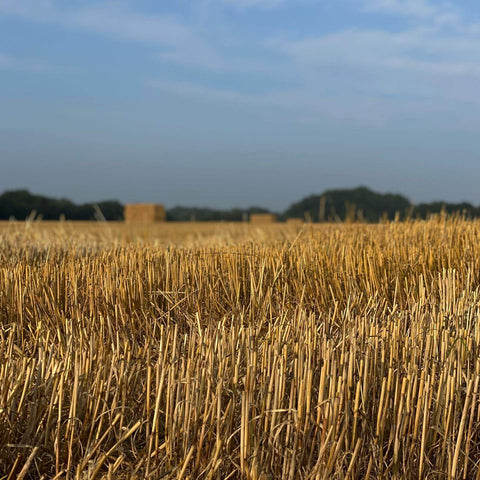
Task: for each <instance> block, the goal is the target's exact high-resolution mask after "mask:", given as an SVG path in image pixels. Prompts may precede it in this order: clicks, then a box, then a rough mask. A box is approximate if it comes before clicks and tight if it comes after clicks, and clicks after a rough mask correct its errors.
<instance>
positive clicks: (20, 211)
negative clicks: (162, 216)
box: [0, 187, 480, 222]
mask: <svg viewBox="0 0 480 480" xmlns="http://www.w3.org/2000/svg"><path fill="white" fill-rule="evenodd" d="M442 211H443V212H445V213H448V214H451V213H456V212H458V213H460V214H463V215H465V216H466V217H469V218H477V217H480V207H475V206H474V205H472V204H470V203H467V202H463V203H446V202H432V203H421V204H418V205H414V204H412V203H411V202H410V201H409V200H408V199H407V198H406V197H404V196H403V195H399V194H392V193H386V194H382V193H378V192H374V191H372V190H370V189H369V188H367V187H358V188H352V189H342V190H327V191H325V192H323V193H321V194H318V195H310V196H308V197H305V198H303V199H302V200H300V201H299V202H297V203H293V204H292V205H291V206H290V207H288V208H287V210H286V211H285V212H283V213H278V214H277V215H278V217H279V219H280V220H285V219H287V218H301V219H305V220H307V221H311V222H323V221H345V220H347V221H348V220H351V221H364V222H378V221H380V220H382V219H385V220H387V219H388V220H393V219H395V218H398V219H399V220H404V219H406V218H427V217H428V216H429V215H432V214H436V213H440V212H442ZM32 212H33V214H34V215H35V216H36V217H37V218H42V219H45V220H58V219H60V218H65V219H67V220H95V219H98V218H99V216H100V218H105V219H106V220H122V219H123V205H122V204H121V203H120V202H118V201H116V200H105V201H101V202H97V203H84V204H80V205H78V204H75V203H74V202H72V201H70V200H68V199H65V198H60V199H56V198H49V197H45V196H42V195H34V194H32V193H30V192H29V191H28V190H12V191H6V192H4V193H3V194H2V195H0V219H1V220H8V219H11V218H15V219H17V220H25V219H26V218H29V217H30V218H31V216H32ZM252 213H270V211H269V210H268V209H265V208H262V207H250V208H247V209H241V208H233V209H229V210H219V209H213V208H201V207H182V206H176V207H173V208H170V209H168V210H167V220H170V221H182V222H186V221H192V220H193V221H197V222H202V221H217V222H218V221H227V222H240V221H242V220H245V219H247V218H248V217H249V215H250V214H252Z"/></svg>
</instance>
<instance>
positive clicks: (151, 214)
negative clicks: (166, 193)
mask: <svg viewBox="0 0 480 480" xmlns="http://www.w3.org/2000/svg"><path fill="white" fill-rule="evenodd" d="M124 218H125V222H127V223H155V222H165V220H166V218H167V217H166V213H165V208H164V206H163V205H158V204H155V203H132V204H130V205H125V210H124Z"/></svg>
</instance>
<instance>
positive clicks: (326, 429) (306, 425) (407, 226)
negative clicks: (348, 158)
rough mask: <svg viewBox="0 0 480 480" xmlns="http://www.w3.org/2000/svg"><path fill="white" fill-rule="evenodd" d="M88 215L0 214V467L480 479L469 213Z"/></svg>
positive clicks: (477, 288)
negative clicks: (273, 218) (83, 219)
mask: <svg viewBox="0 0 480 480" xmlns="http://www.w3.org/2000/svg"><path fill="white" fill-rule="evenodd" d="M104 227H105V225H102V224H99V223H96V224H93V223H79V224H76V223H74V222H67V223H58V224H53V223H49V224H47V223H45V222H43V223H42V222H40V223H33V224H32V225H31V226H30V228H28V229H26V228H25V227H24V226H23V225H21V224H16V223H15V224H12V223H8V222H6V223H4V224H0V242H1V245H2V249H1V251H0V318H1V323H0V327H1V328H0V472H1V473H2V475H3V477H2V478H9V479H14V478H22V477H23V478H24V479H34V478H57V479H67V478H68V479H72V480H73V479H108V478H115V479H127V478H128V479H134V478H138V479H151V480H153V479H158V478H165V479H177V478H182V479H227V478H230V479H240V478H244V479H249V480H260V479H262V480H263V479H277V478H278V479H292V480H293V479H295V480H296V479H308V480H313V479H366V478H369V479H386V478H398V479H407V480H410V479H411V480H413V479H419V478H445V479H475V478H479V474H478V472H479V468H478V466H479V459H480V457H479V452H480V427H479V425H480V360H479V359H480V347H479V345H480V323H479V322H478V318H480V243H479V242H478V238H479V237H480V223H479V222H468V221H463V220H460V219H458V218H452V219H447V218H434V219H432V220H430V221H427V222H422V221H419V222H409V223H387V224H379V225H365V224H346V225H345V224H344V225H341V224H332V225H330V224H322V225H309V226H308V228H305V229H302V230H301V233H300V234H299V233H298V230H297V229H291V228H289V227H287V226H285V225H284V224H275V225H272V226H269V227H268V229H267V228H265V229H262V228H259V227H258V226H254V227H253V226H252V227H249V226H248V225H243V224H238V225H220V224H205V225H203V224H196V225H194V226H192V225H191V224H184V225H171V224H166V225H161V226H158V225H153V226H152V228H151V229H148V232H147V231H146V230H145V229H135V228H131V227H130V226H129V225H125V224H112V225H111V226H110V224H109V228H108V229H106V228H104ZM192 229H195V230H192ZM137 230H138V231H137ZM266 231H268V238H267V239H266V236H265V232H266Z"/></svg>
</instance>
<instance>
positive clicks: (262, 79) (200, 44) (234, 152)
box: [0, 0, 480, 210]
mask: <svg viewBox="0 0 480 480" xmlns="http://www.w3.org/2000/svg"><path fill="white" fill-rule="evenodd" d="M479 86H480V3H479V2H474V1H473V0H466V1H462V2H456V3H453V2H449V1H433V0H177V1H168V2H166V1H161V0H160V1H159V0H156V1H153V0H140V1H139V0H137V1H133V0H121V1H98V0H97V1H94V0H88V1H87V0H70V1H65V0H0V167H1V171H2V175H1V176H0V190H5V189H12V188H28V189H30V190H32V191H34V192H38V193H43V194H48V195H54V196H66V197H69V198H72V199H74V200H76V201H89V200H101V199H106V198H117V199H119V200H121V201H124V202H130V201H157V202H162V203H165V204H166V205H168V206H172V205H175V204H184V205H187V204H195V205H205V206H213V207H232V206H248V205H253V204H256V205H264V206H267V207H270V208H274V209H277V210H281V209H283V208H285V207H286V206H287V205H288V204H290V203H291V202H293V201H296V200H298V199H300V198H301V197H303V196H305V195H307V194H310V193H317V192H321V191H322V190H324V189H326V188H335V187H351V186H357V185H367V186H370V187H372V188H374V189H376V190H380V191H396V192H401V193H404V194H406V195H407V196H408V197H410V198H411V199H412V200H413V201H429V200H434V199H444V200H449V201H460V200H468V201H471V202H473V203H475V204H480V188H479V187H478V183H479V182H478V181H479V179H480V161H479V159H480V158H479V151H480V144H479V138H480V136H479V134H480V108H479V107H480V95H479V91H480V88H479Z"/></svg>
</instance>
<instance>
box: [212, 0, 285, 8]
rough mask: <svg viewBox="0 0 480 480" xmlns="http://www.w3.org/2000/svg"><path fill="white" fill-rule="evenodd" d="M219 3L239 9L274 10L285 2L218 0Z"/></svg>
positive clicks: (270, 0) (279, 0) (269, 0)
mask: <svg viewBox="0 0 480 480" xmlns="http://www.w3.org/2000/svg"><path fill="white" fill-rule="evenodd" d="M219 1H220V2H221V3H224V4H226V5H230V6H233V7H236V8H240V9H246V8H251V7H257V8H274V7H278V6H279V5H282V4H284V3H285V1H286V0H219Z"/></svg>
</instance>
